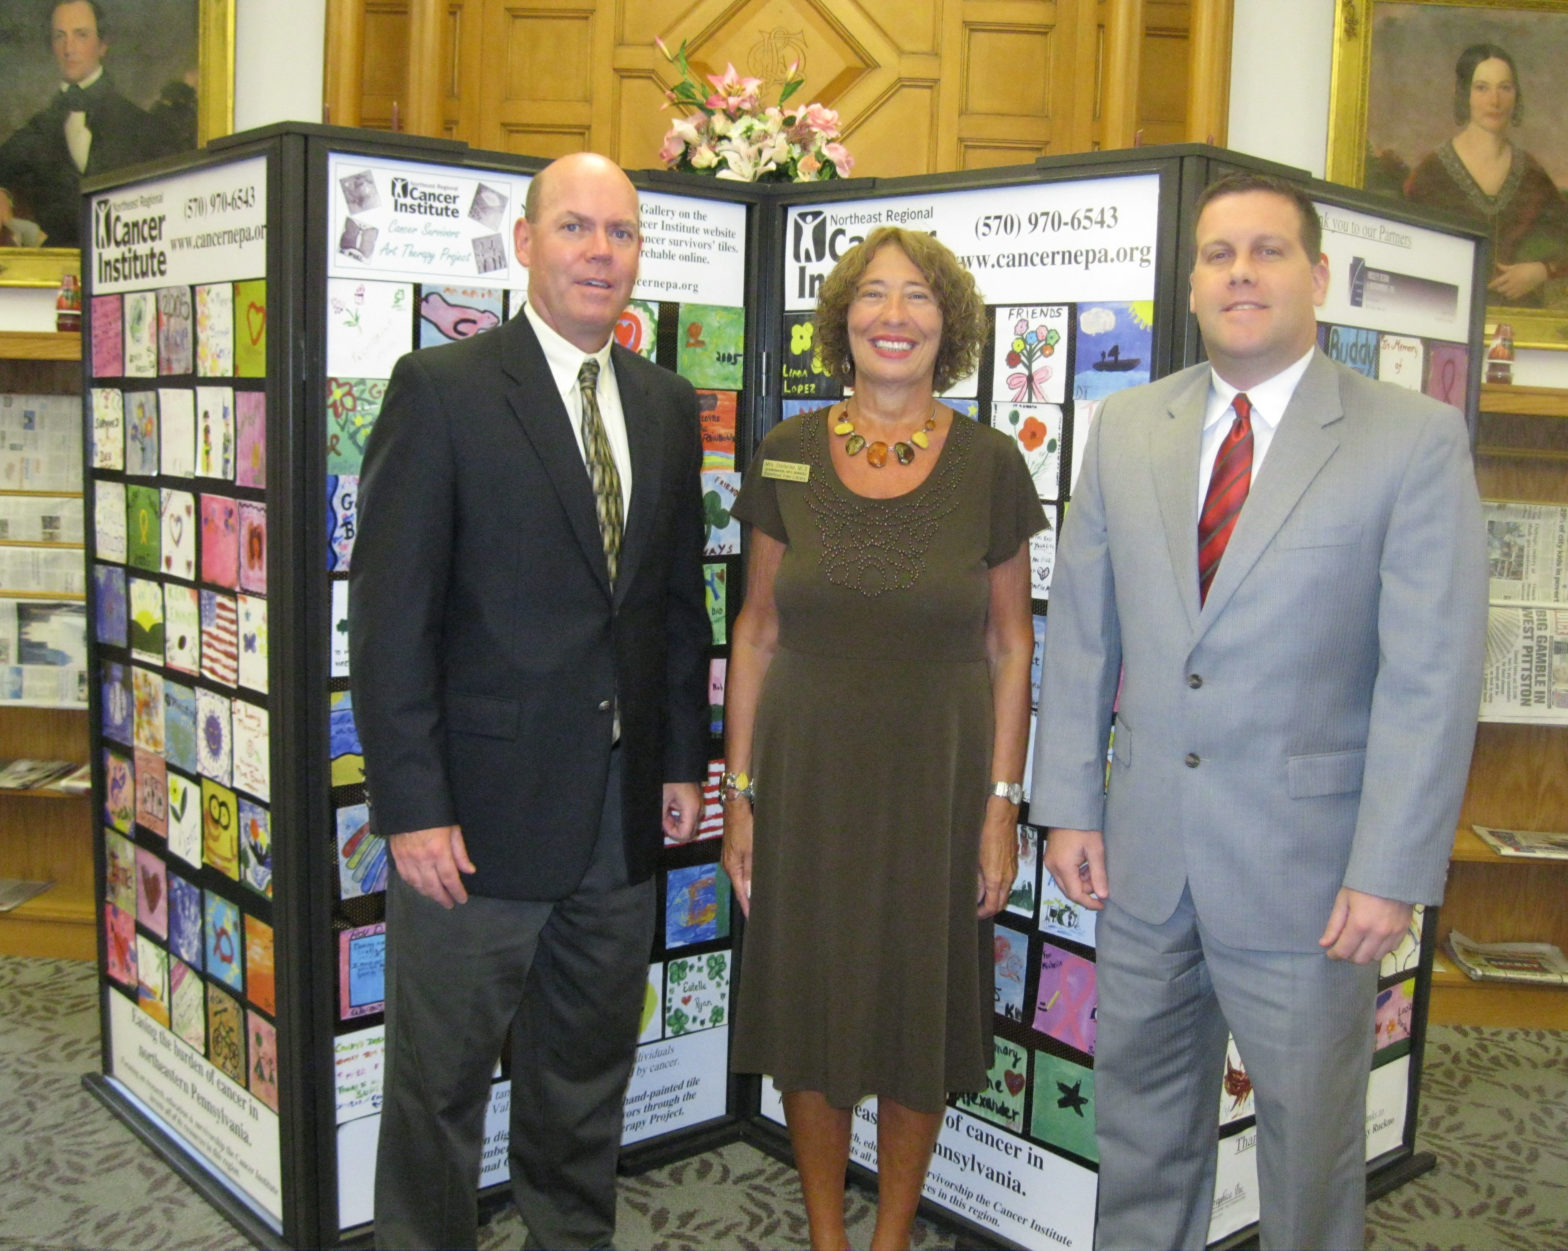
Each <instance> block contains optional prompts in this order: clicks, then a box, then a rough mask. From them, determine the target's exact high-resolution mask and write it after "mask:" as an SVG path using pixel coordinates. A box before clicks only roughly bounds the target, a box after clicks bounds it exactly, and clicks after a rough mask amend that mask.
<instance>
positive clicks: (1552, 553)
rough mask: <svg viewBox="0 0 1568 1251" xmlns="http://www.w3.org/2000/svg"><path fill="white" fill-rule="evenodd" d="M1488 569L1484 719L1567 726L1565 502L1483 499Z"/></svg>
mask: <svg viewBox="0 0 1568 1251" xmlns="http://www.w3.org/2000/svg"><path fill="white" fill-rule="evenodd" d="M1482 510H1483V512H1484V514H1485V517H1486V544H1487V557H1488V560H1489V562H1490V566H1491V589H1490V592H1489V595H1490V602H1491V611H1490V613H1489V614H1488V617H1487V628H1486V678H1485V683H1484V685H1483V687H1482V692H1481V720H1482V721H1524V722H1530V723H1533V724H1538V725H1543V724H1544V725H1568V507H1561V506H1559V505H1556V504H1521V503H1515V502H1509V501H1502V500H1486V501H1483V503H1482Z"/></svg>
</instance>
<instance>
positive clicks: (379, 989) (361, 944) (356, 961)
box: [338, 921, 387, 1021]
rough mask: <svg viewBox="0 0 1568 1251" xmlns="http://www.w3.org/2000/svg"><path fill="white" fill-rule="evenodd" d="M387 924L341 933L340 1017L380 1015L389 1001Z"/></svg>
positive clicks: (339, 963)
mask: <svg viewBox="0 0 1568 1251" xmlns="http://www.w3.org/2000/svg"><path fill="white" fill-rule="evenodd" d="M386 931H387V927H386V922H384V921H378V922H376V923H375V924H374V925H360V926H355V927H354V928H352V929H347V930H343V931H342V932H340V933H339V934H338V1016H339V1017H341V1018H342V1019H343V1020H345V1021H348V1020H352V1019H353V1018H355V1017H361V1016H369V1015H371V1014H372V1013H375V1012H380V1011H381V1010H382V1008H383V1007H384V1006H385V1002H386V961H387V933H386Z"/></svg>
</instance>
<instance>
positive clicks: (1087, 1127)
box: [1029, 1051, 1100, 1164]
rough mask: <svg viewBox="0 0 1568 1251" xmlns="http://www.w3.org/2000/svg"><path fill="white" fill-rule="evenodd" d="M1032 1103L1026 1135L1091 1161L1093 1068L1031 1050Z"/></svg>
mask: <svg viewBox="0 0 1568 1251" xmlns="http://www.w3.org/2000/svg"><path fill="white" fill-rule="evenodd" d="M1033 1102H1034V1106H1033V1109H1032V1111H1031V1114H1030V1117H1029V1134H1030V1136H1031V1137H1033V1138H1037V1139H1039V1141H1041V1142H1043V1143H1047V1144H1049V1145H1050V1146H1053V1147H1060V1148H1061V1149H1062V1150H1063V1151H1070V1152H1071V1153H1072V1154H1073V1155H1076V1156H1078V1157H1080V1158H1081V1159H1084V1160H1088V1161H1089V1162H1090V1163H1091V1164H1093V1163H1098V1162H1099V1159H1100V1153H1099V1150H1098V1148H1097V1147H1096V1146H1095V1142H1094V1070H1093V1069H1090V1068H1085V1067H1084V1066H1083V1065H1081V1064H1078V1063H1076V1062H1075V1061H1072V1060H1069V1059H1067V1058H1066V1057H1064V1056H1059V1055H1054V1054H1052V1053H1051V1052H1048V1051H1036V1052H1035V1053H1034V1091H1033Z"/></svg>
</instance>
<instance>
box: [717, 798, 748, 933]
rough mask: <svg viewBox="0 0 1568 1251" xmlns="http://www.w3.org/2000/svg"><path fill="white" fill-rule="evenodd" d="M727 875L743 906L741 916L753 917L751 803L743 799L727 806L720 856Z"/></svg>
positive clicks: (741, 906)
mask: <svg viewBox="0 0 1568 1251" xmlns="http://www.w3.org/2000/svg"><path fill="white" fill-rule="evenodd" d="M719 860H720V862H721V863H722V864H723V865H724V872H725V873H727V874H729V878H730V885H731V886H732V887H733V888H734V890H735V898H736V899H737V900H738V901H739V903H740V910H741V915H743V916H748V917H749V916H750V915H751V801H750V800H747V799H743V798H735V799H730V800H726V801H725V804H724V847H723V850H722V851H721V852H720V854H719Z"/></svg>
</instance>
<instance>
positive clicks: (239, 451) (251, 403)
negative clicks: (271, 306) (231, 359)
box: [234, 284, 267, 489]
mask: <svg viewBox="0 0 1568 1251" xmlns="http://www.w3.org/2000/svg"><path fill="white" fill-rule="evenodd" d="M242 285H243V284H242ZM234 446H235V449H236V451H235V460H234V481H235V483H236V484H237V485H239V486H242V487H256V488H258V489H259V488H261V487H265V486H266V485H267V393H266V392H265V391H236V392H235V393H234Z"/></svg>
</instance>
